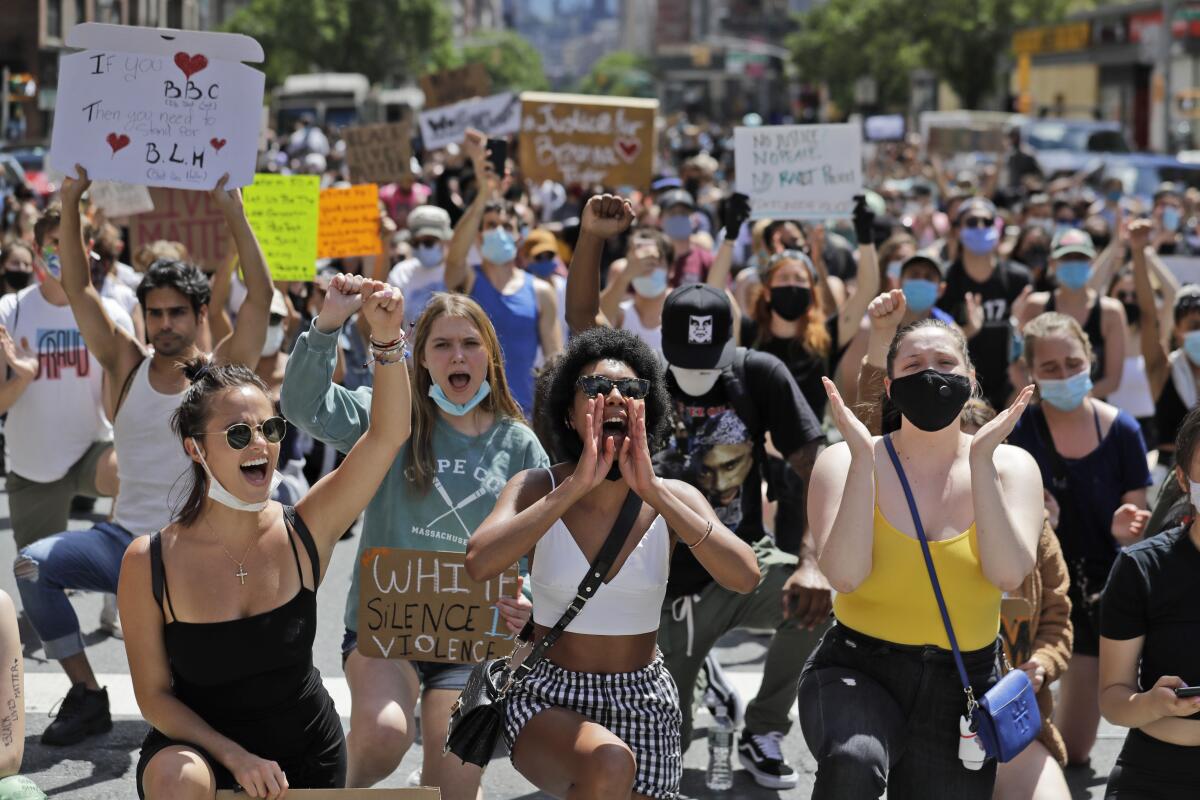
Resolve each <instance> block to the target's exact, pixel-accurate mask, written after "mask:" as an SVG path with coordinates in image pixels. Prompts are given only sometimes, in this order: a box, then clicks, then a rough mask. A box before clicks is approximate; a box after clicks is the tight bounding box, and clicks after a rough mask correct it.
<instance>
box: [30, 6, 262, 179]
mask: <svg viewBox="0 0 1200 800" xmlns="http://www.w3.org/2000/svg"><path fill="white" fill-rule="evenodd" d="M67 44H68V45H69V46H71V47H80V48H86V49H84V51H83V52H81V53H70V54H64V55H62V56H60V57H59V62H58V64H59V66H58V96H57V100H56V101H55V114H54V131H53V133H52V134H51V139H50V163H51V164H52V165H53V166H54V167H55V168H56V169H59V170H61V171H63V172H65V173H67V174H68V175H74V174H75V164H76V163H79V164H82V165H83V166H84V167H85V168H86V169H87V171H88V175H89V176H90V177H91V178H92V179H93V180H96V179H104V180H116V181H124V182H126V183H137V184H142V185H145V186H173V187H178V188H183V189H211V188H212V187H213V186H215V185H216V183H217V181H218V180H219V179H220V177H221V175H222V174H224V173H226V172H227V173H229V184H228V185H229V187H230V188H233V187H236V186H245V185H246V184H248V183H250V182H251V181H252V180H253V179H254V166H255V158H256V155H257V151H258V131H257V130H256V129H255V126H256V124H257V123H258V122H259V119H260V117H261V111H260V109H261V108H262V104H263V81H264V77H263V74H262V73H261V72H259V71H258V70H256V69H252V68H251V67H248V66H246V65H245V64H242V63H240V62H241V61H243V60H250V61H262V58H263V52H262V47H260V46H259V44H258V42H256V41H254V40H253V39H251V38H250V37H248V36H242V35H240V34H230V33H201V32H197V31H179V30H170V29H165V28H157V29H156V28H135V27H128V26H123V25H104V24H100V23H95V22H86V23H84V24H82V25H76V26H75V27H74V28H72V29H71V30H70V32H69V33H68V34H67Z"/></svg>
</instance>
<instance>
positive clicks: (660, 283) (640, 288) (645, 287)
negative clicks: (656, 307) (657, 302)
mask: <svg viewBox="0 0 1200 800" xmlns="http://www.w3.org/2000/svg"><path fill="white" fill-rule="evenodd" d="M631 283H632V284H633V290H634V291H635V292H637V293H638V295H640V296H641V297H645V298H651V297H659V296H661V295H662V294H663V292H665V291H667V270H666V269H665V268H664V267H659V268H657V269H655V270H654V271H652V272H651V273H650V274H649V275H639V276H637V277H636V278H634V279H633V280H632V281H631Z"/></svg>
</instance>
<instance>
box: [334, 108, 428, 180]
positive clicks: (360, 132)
mask: <svg viewBox="0 0 1200 800" xmlns="http://www.w3.org/2000/svg"><path fill="white" fill-rule="evenodd" d="M342 139H344V140H345V142H346V165H347V166H348V167H349V168H350V182H351V183H396V182H397V181H401V180H405V179H406V178H408V177H409V176H410V175H411V168H412V126H411V125H410V124H409V123H408V122H383V123H380V124H378V125H357V126H354V127H352V128H346V129H344V130H343V131H342Z"/></svg>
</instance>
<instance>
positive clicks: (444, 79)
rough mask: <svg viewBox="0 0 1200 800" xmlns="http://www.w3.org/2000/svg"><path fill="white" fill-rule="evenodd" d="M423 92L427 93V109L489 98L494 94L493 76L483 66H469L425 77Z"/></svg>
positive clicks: (422, 85)
mask: <svg viewBox="0 0 1200 800" xmlns="http://www.w3.org/2000/svg"><path fill="white" fill-rule="evenodd" d="M421 91H422V92H424V93H425V107H426V108H437V107H439V106H448V105H450V104H451V103H457V102H458V101H459V100H469V99H471V98H472V97H487V96H488V95H489V94H491V92H492V76H491V75H488V71H487V67H485V66H484V65H483V64H479V63H476V64H467V65H466V66H465V67H457V68H455V69H444V70H442V71H441V72H434V73H431V74H429V75H425V76H424V77H422V78H421Z"/></svg>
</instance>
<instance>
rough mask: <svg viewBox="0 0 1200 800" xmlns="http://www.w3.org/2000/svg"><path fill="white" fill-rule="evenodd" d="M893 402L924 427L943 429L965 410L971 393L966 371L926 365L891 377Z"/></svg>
mask: <svg viewBox="0 0 1200 800" xmlns="http://www.w3.org/2000/svg"><path fill="white" fill-rule="evenodd" d="M891 397H892V403H894V404H895V406H896V408H898V409H899V410H900V413H901V414H903V415H904V416H905V418H907V419H908V421H909V422H911V423H912V424H913V425H916V426H917V427H918V428H920V429H921V430H923V431H930V432H932V431H940V430H942V429H943V428H945V427H947V426H948V425H950V423H952V422H954V420H955V419H956V418H957V417H958V415H959V414H961V413H962V410H963V406H965V405H966V404H967V400H969V399H970V397H971V379H970V378H968V377H967V376H966V375H955V374H953V373H949V372H938V371H937V370H936V369H927V370H924V371H923V372H916V373H914V374H912V375H905V376H904V377H903V378H896V379H895V380H893V381H892V391H891Z"/></svg>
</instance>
